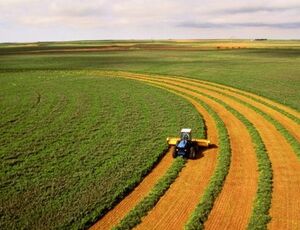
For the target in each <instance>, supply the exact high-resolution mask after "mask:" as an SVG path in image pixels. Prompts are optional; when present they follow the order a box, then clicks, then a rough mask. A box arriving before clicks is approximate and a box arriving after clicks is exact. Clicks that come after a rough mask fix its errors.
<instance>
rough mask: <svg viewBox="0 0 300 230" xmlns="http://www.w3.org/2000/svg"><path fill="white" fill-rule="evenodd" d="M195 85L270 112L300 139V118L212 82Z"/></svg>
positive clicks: (186, 80)
mask: <svg viewBox="0 0 300 230" xmlns="http://www.w3.org/2000/svg"><path fill="white" fill-rule="evenodd" d="M167 79H171V78H167ZM180 81H182V82H184V83H188V84H190V85H191V82H190V81H189V80H188V79H184V80H183V79H180ZM192 85H193V86H198V87H199V86H200V87H201V88H202V89H207V90H212V91H214V92H219V93H220V94H222V95H224V96H228V97H231V98H234V99H236V100H238V101H240V102H241V103H244V104H245V103H247V104H249V105H250V106H254V107H256V108H257V109H259V110H261V111H262V112H264V113H266V114H268V115H269V116H271V117H272V118H273V119H276V120H277V121H278V122H280V124H281V125H283V126H284V127H285V128H286V129H288V131H289V132H290V133H291V134H292V135H293V136H294V137H295V138H296V139H297V140H298V141H300V132H299V130H300V125H299V124H300V119H297V118H296V117H293V118H294V119H292V118H289V117H287V116H285V114H283V113H281V112H278V111H276V110H274V109H273V108H272V107H271V108H270V107H268V106H267V105H266V104H261V103H260V102H257V101H256V100H253V99H252V98H251V97H249V96H245V95H241V94H237V93H232V92H231V91H228V90H226V89H221V87H214V86H211V85H210V84H203V83H199V82H198V83H194V84H192Z"/></svg>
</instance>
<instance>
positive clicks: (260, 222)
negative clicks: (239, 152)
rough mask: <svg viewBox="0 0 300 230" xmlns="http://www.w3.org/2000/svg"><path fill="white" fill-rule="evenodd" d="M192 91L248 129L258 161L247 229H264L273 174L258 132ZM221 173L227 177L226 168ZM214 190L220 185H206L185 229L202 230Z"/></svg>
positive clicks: (246, 121)
mask: <svg viewBox="0 0 300 230" xmlns="http://www.w3.org/2000/svg"><path fill="white" fill-rule="evenodd" d="M193 91H195V92H197V93H199V94H201V95H203V96H205V97H208V98H210V99H212V100H214V101H216V102H217V103H219V104H221V105H223V106H224V108H226V109H227V110H228V111H230V112H231V113H232V114H233V115H235V116H236V117H237V118H238V119H239V120H240V121H242V122H243V123H244V125H245V126H246V128H247V129H248V131H249V133H250V136H251V138H252V142H253V143H254V146H255V152H256V157H257V161H258V170H259V179H258V189H257V193H256V198H255V201H254V204H253V211H252V214H251V217H250V221H249V225H248V228H249V229H255V228H266V225H267V223H268V222H269V221H270V216H269V209H270V205H271V198H272V176H273V174H272V167H271V162H270V159H269V157H268V154H267V152H266V149H265V145H264V143H263V141H262V138H261V136H260V134H259V132H258V131H257V129H256V128H255V126H254V125H253V124H252V123H251V122H250V121H249V120H248V119H247V118H246V117H245V116H244V115H242V114H241V113H240V112H238V111H237V110H235V109H233V108H232V107H230V106H228V105H227V104H226V103H224V102H223V101H222V100H220V99H217V98H215V97H212V96H210V95H208V94H205V93H202V92H199V91H196V90H193ZM198 102H199V103H202V106H203V107H206V110H207V111H208V112H210V114H211V115H212V117H213V118H214V119H215V120H217V119H220V118H218V117H216V114H215V115H214V113H215V112H214V111H211V109H210V108H209V107H208V108H207V105H206V104H204V103H203V102H201V101H199V100H198ZM221 122H222V121H221ZM222 123H223V122H222ZM222 123H221V124H220V123H217V124H218V125H219V129H220V125H221V127H222V126H223V128H225V126H224V124H223V125H222ZM219 132H220V131H219ZM223 132H224V130H223ZM219 135H220V134H219ZM221 141H222V139H221ZM227 141H229V140H227ZM223 143H224V142H223ZM221 146H222V143H220V151H222V147H221ZM225 146H226V144H225ZM220 155H222V154H220ZM229 159H230V158H229ZM223 163H224V161H223ZM217 170H218V167H217V169H216V171H217ZM227 170H228V169H227ZM221 171H223V173H226V175H227V172H226V168H222V169H221ZM216 175H218V174H215V173H214V175H213V177H212V180H211V181H214V177H215V176H216ZM226 175H225V176H226ZM224 179H225V178H224ZM220 181H221V180H220ZM217 185H219V186H217ZM210 186H211V188H210ZM215 188H219V189H220V190H221V189H222V184H221V183H220V184H214V185H211V184H209V185H208V187H207V189H206V191H205V193H204V195H203V197H202V199H201V202H200V203H199V205H198V206H197V208H196V209H195V211H194V213H193V214H192V216H191V218H190V219H189V221H188V222H187V225H186V229H203V228H204V225H203V224H204V222H205V221H206V219H207V217H208V215H209V213H210V210H211V209H212V207H213V203H214V200H212V198H213V197H214V194H218V193H213V192H212V191H213V189H215ZM205 200H206V201H210V202H209V203H208V204H209V205H207V206H205V202H204V201H205Z"/></svg>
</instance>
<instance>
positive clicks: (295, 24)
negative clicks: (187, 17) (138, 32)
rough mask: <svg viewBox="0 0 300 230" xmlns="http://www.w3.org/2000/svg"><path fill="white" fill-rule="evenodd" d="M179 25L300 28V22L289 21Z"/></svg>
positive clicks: (221, 27)
mask: <svg viewBox="0 0 300 230" xmlns="http://www.w3.org/2000/svg"><path fill="white" fill-rule="evenodd" d="M177 26H178V27H187V28H202V29H208V28H218V29H230V28H241V27H243V28H247V27H251V28H255V27H257V28H277V29H300V22H287V23H263V22H244V23H210V22H208V23H204V22H201V23H196V22H183V23H180V24H178V25H177Z"/></svg>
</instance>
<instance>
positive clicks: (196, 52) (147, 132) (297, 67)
mask: <svg viewBox="0 0 300 230" xmlns="http://www.w3.org/2000/svg"><path fill="white" fill-rule="evenodd" d="M234 43H236V44H234ZM220 44H221V45H220ZM220 46H222V47H221V48H220ZM238 47H240V48H238ZM241 47H242V48H241ZM82 48H85V49H93V50H91V51H88V50H80V49H82ZM107 49H113V50H107ZM96 70H124V71H130V72H137V73H147V74H161V75H170V76H172V75H176V76H185V77H190V78H196V79H203V80H208V81H212V82H217V83H221V84H224V85H229V86H233V87H236V88H240V89H242V90H245V91H250V92H253V93H255V94H259V95H262V96H264V97H267V98H271V99H273V100H275V101H278V102H280V103H282V104H286V105H288V106H290V107H292V108H294V109H296V110H298V111H300V104H299V101H300V94H299V92H300V41H264V42H251V41H234V42H233V41H229V40H227V41H219V40H213V41H208V40H205V41H200V40H199V41H191V42H179V41H153V42H151V41H81V42H61V43H32V44H25V43H24V44H0V114H1V117H0V157H1V171H0V174H1V184H0V191H1V193H0V194H1V195H0V201H1V208H0V228H1V229H15V228H17V229H19V228H26V229H27V228H36V229H41V228H43V229H53V228H66V229H68V228H70V227H72V228H84V227H86V226H89V225H90V224H91V223H93V222H94V221H95V220H96V219H97V218H99V217H100V216H102V215H103V214H105V212H107V210H109V209H110V208H112V207H113V206H114V205H115V203H116V202H117V201H119V200H120V199H122V198H123V197H124V196H125V195H126V194H127V193H128V192H129V191H131V190H132V189H133V188H134V187H135V186H136V185H137V184H138V183H139V182H140V181H141V180H142V178H143V177H144V176H145V175H146V174H147V173H148V172H149V171H150V170H151V169H152V168H153V166H154V164H155V163H156V162H158V161H159V159H160V158H161V156H162V155H163V153H164V151H165V150H166V147H167V146H166V144H165V138H166V137H167V136H171V135H177V133H178V131H179V129H180V128H181V127H192V128H193V130H196V133H195V134H196V136H197V135H198V136H201V135H202V132H203V128H204V127H203V124H202V121H201V118H200V117H199V116H198V113H197V111H196V110H195V109H194V107H193V106H192V105H191V104H189V102H187V101H185V100H184V99H182V98H180V97H179V96H174V94H172V93H170V92H167V91H165V90H163V89H159V88H155V87H153V86H150V85H146V84H144V83H140V82H136V81H132V80H125V79H120V78H113V77H111V76H106V75H105V74H104V73H103V72H102V73H101V74H94V73H95V71H96ZM99 75H100V76H99Z"/></svg>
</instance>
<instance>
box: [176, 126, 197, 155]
mask: <svg viewBox="0 0 300 230" xmlns="http://www.w3.org/2000/svg"><path fill="white" fill-rule="evenodd" d="M191 147H192V130H191V129H181V131H180V140H178V141H177V143H176V149H175V153H174V155H173V156H174V157H175V156H181V157H186V158H188V157H189V155H190V150H191ZM193 151H194V149H193ZM193 155H194V153H193Z"/></svg>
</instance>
